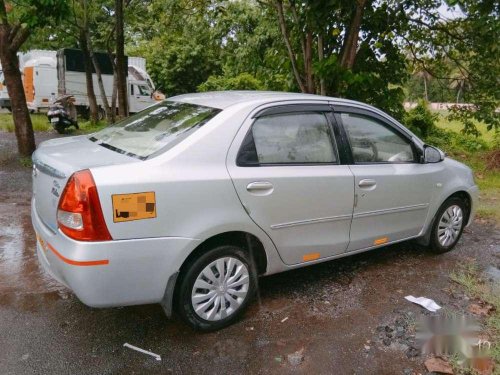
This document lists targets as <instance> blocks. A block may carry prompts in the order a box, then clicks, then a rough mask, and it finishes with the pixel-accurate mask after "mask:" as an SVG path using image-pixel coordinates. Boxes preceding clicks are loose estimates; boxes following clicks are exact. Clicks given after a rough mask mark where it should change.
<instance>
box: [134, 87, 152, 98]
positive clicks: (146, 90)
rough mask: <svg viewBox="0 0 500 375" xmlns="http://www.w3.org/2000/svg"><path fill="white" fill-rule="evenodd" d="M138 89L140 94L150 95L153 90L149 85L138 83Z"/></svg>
mask: <svg viewBox="0 0 500 375" xmlns="http://www.w3.org/2000/svg"><path fill="white" fill-rule="evenodd" d="M137 91H138V94H139V95H141V96H150V95H151V91H150V90H149V87H148V86H146V85H137Z"/></svg>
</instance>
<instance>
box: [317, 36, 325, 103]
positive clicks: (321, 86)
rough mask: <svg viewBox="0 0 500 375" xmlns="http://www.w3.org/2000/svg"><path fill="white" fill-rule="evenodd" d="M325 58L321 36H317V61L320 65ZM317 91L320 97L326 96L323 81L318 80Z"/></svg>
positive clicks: (322, 79) (321, 79)
mask: <svg viewBox="0 0 500 375" xmlns="http://www.w3.org/2000/svg"><path fill="white" fill-rule="evenodd" d="M324 58H325V54H324V46H323V36H322V35H318V61H319V62H320V63H321V62H322V61H323V59H324ZM319 90H320V92H319V93H320V95H326V87H325V79H324V78H322V77H321V78H320V79H319Z"/></svg>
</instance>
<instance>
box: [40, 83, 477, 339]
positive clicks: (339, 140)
mask: <svg viewBox="0 0 500 375" xmlns="http://www.w3.org/2000/svg"><path fill="white" fill-rule="evenodd" d="M33 162H34V163H33V166H34V167H33V200H32V220H33V226H34V228H35V230H36V233H37V238H38V242H37V244H38V245H37V253H38V257H39V260H40V263H41V264H42V265H43V267H44V268H45V269H46V270H47V271H48V272H49V273H50V274H51V275H52V276H53V277H54V278H55V279H57V280H59V281H60V282H61V283H63V284H65V285H66V286H68V287H69V288H71V289H72V290H73V291H74V293H75V294H76V295H77V296H78V298H79V299H80V300H81V301H82V302H83V303H85V304H87V305H89V306H95V307H107V306H123V305H135V304H145V303H160V304H161V305H162V306H163V308H164V310H165V312H166V313H167V315H170V314H171V313H172V310H173V309H174V308H175V309H176V310H177V311H178V313H179V314H180V316H182V317H183V318H184V319H185V321H187V322H188V323H189V324H190V325H192V326H193V327H195V328H197V329H200V330H213V329H218V328H221V327H224V326H226V325H228V324H230V323H232V322H233V321H235V320H236V319H237V318H238V317H239V316H240V315H241V313H242V312H243V310H244V308H245V307H246V306H247V305H248V303H249V301H250V300H251V298H252V296H253V295H254V293H255V291H256V289H257V277H258V276H260V275H270V274H273V273H277V272H282V271H286V270H290V269H294V268H298V267H303V266H307V265H310V264H314V263H318V262H323V261H327V260H331V259H335V258H339V257H343V256H347V255H351V254H356V253H359V252H363V251H367V250H372V249H377V248H379V247H381V246H385V245H388V244H393V243H396V242H400V241H405V240H409V239H417V241H418V242H419V243H421V244H423V245H426V246H428V247H429V248H430V249H431V250H433V251H435V252H438V253H442V252H445V251H448V250H451V249H452V248H453V247H454V246H455V245H456V243H457V241H458V240H459V238H460V236H461V234H462V231H463V228H464V227H465V225H467V224H468V223H470V222H471V220H472V218H473V212H474V208H475V205H476V200H477V195H478V189H477V186H476V184H475V182H474V178H473V174H472V172H471V170H470V169H469V168H468V167H466V166H465V165H463V164H461V163H458V162H456V161H454V160H452V159H450V158H448V157H445V155H444V154H443V153H442V152H441V151H440V150H438V149H436V148H434V147H432V146H429V145H426V144H424V143H423V142H422V141H421V140H419V139H418V138H417V137H416V136H415V135H414V134H412V133H411V132H410V131H409V130H408V129H406V128H405V127H403V126H402V125H401V124H400V123H398V122H397V121H396V120H394V119H393V118H391V117H390V116H388V115H387V114H385V113H384V112H382V111H380V110H378V109H376V108H373V107H371V106H368V105H365V104H362V103H358V102H354V101H349V100H342V99H335V98H329V97H322V96H315V95H303V94H292V93H277V92H238V91H233V92H217V93H204V94H189V95H181V96H177V97H173V98H170V99H168V100H166V101H164V102H162V103H160V104H158V105H155V106H153V107H150V108H148V109H146V110H144V111H142V112H140V113H138V114H136V115H134V116H132V117H130V118H128V119H126V120H124V121H121V122H119V123H117V124H115V125H111V126H108V127H107V128H105V129H103V130H101V131H99V132H97V133H94V134H91V135H88V136H87V135H84V136H77V137H68V138H60V139H54V140H51V141H47V142H44V143H42V144H41V145H40V147H39V148H38V150H37V151H36V152H35V154H34V155H33Z"/></svg>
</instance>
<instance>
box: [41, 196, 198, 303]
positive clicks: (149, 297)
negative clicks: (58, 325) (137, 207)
mask: <svg viewBox="0 0 500 375" xmlns="http://www.w3.org/2000/svg"><path fill="white" fill-rule="evenodd" d="M31 217H32V222H33V227H34V228H35V231H36V233H37V255H38V259H39V262H40V264H41V265H42V266H43V268H44V269H45V270H46V271H47V272H48V273H49V274H50V275H51V276H52V277H53V278H54V279H56V280H58V281H59V282H60V283H62V284H64V285H66V286H67V287H68V288H70V289H71V290H73V292H74V293H75V294H76V296H77V297H78V298H79V299H80V300H81V301H82V302H83V303H84V304H86V305H88V306H92V307H110V306H125V305H138V304H146V303H157V302H160V301H161V300H162V298H163V295H164V293H165V288H166V286H167V282H168V279H169V277H170V276H171V275H172V274H174V273H176V272H177V271H178V270H179V268H180V266H181V265H182V263H183V261H184V259H185V258H186V257H187V255H188V254H189V253H190V252H191V251H192V249H194V248H195V247H196V246H197V245H198V244H199V241H198V240H195V239H190V238H182V237H166V238H148V239H133V240H119V241H107V242H80V241H74V240H72V239H70V238H69V237H67V236H66V235H64V234H63V233H61V232H59V231H57V232H56V233H54V232H53V231H52V230H51V229H49V228H48V227H47V226H46V225H45V224H43V222H42V221H41V219H40V217H39V216H38V214H37V212H36V209H35V208H34V205H32V211H31Z"/></svg>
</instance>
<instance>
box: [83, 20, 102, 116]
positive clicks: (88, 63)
mask: <svg viewBox="0 0 500 375" xmlns="http://www.w3.org/2000/svg"><path fill="white" fill-rule="evenodd" d="M87 34H88V31H85V30H84V29H80V48H81V50H82V52H83V63H84V65H85V81H86V83H87V96H88V98H89V109H90V122H91V123H92V124H96V123H97V121H99V107H98V105H97V98H96V96H95V91H94V79H93V77H92V70H93V69H92V65H93V63H92V58H91V56H90V52H89V46H88V44H87Z"/></svg>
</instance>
